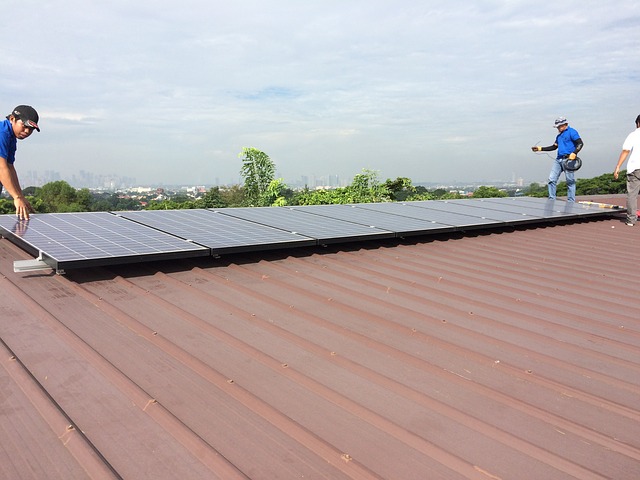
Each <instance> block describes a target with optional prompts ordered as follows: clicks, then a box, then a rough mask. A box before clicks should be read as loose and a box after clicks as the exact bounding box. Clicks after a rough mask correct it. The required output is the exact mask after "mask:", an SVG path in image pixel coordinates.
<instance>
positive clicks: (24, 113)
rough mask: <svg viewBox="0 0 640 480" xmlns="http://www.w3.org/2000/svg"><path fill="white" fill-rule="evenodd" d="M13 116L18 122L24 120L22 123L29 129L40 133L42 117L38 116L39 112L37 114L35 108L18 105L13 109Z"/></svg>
mask: <svg viewBox="0 0 640 480" xmlns="http://www.w3.org/2000/svg"><path fill="white" fill-rule="evenodd" d="M11 115H13V116H14V117H15V118H17V119H18V120H22V123H24V124H25V125H26V126H27V127H29V128H35V129H36V130H37V131H40V127H38V121H39V120H40V117H39V116H38V112H36V109H35V108H33V107H30V106H29V105H18V106H17V107H16V108H14V109H13V112H11Z"/></svg>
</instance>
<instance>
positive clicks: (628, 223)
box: [625, 222, 635, 227]
mask: <svg viewBox="0 0 640 480" xmlns="http://www.w3.org/2000/svg"><path fill="white" fill-rule="evenodd" d="M625 225H626V226H627V227H633V226H634V225H635V224H634V223H631V222H627V223H625Z"/></svg>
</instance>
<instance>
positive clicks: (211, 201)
mask: <svg viewBox="0 0 640 480" xmlns="http://www.w3.org/2000/svg"><path fill="white" fill-rule="evenodd" d="M198 205H201V207H200V208H224V207H226V206H227V204H226V202H225V201H224V199H223V198H222V194H221V193H220V187H213V188H211V189H209V190H208V191H207V193H205V194H204V196H203V197H202V198H201V199H200V200H199V201H198Z"/></svg>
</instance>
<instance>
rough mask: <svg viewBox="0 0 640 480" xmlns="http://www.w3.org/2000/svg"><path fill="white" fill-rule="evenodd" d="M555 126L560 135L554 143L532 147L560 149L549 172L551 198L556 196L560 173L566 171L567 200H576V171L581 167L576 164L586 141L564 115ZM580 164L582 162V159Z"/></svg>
mask: <svg viewBox="0 0 640 480" xmlns="http://www.w3.org/2000/svg"><path fill="white" fill-rule="evenodd" d="M553 127H554V128H557V129H558V135H557V136H556V141H555V142H554V144H553V145H549V146H548V147H541V146H539V145H536V146H534V147H531V150H533V151H534V152H552V151H554V150H558V155H557V157H556V160H555V161H554V162H553V165H552V166H551V172H549V183H548V187H549V198H551V199H555V198H556V186H557V184H558V179H559V178H560V174H561V173H562V172H564V176H565V178H566V179H567V201H568V202H575V201H576V177H575V173H574V172H575V171H576V170H577V169H578V168H580V167H579V165H576V162H578V160H576V159H577V158H578V157H577V156H578V152H579V151H580V150H581V149H582V147H583V145H584V143H583V142H582V139H581V138H580V135H579V134H578V132H577V131H576V130H575V129H574V128H571V127H570V126H569V122H567V119H566V118H564V117H559V118H557V119H556V121H555V123H554V124H553ZM580 165H582V162H581V161H580Z"/></svg>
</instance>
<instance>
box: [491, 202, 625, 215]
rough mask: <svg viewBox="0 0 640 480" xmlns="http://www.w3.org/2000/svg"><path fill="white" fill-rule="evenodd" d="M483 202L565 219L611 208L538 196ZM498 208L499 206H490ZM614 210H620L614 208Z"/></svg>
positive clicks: (605, 213) (607, 210) (605, 211)
mask: <svg viewBox="0 0 640 480" xmlns="http://www.w3.org/2000/svg"><path fill="white" fill-rule="evenodd" d="M481 201H482V203H483V204H486V205H489V204H495V205H511V206H516V207H517V208H527V209H535V210H538V211H542V212H543V214H544V216H545V217H563V218H565V219H568V218H571V217H581V216H597V215H610V214H611V209H610V208H609V209H605V208H603V207H602V204H594V205H590V204H589V203H579V202H567V201H565V200H557V199H556V200H551V199H549V198H536V197H502V198H483V199H481ZM490 208H497V207H490ZM613 211H620V209H619V208H618V209H614V210H613Z"/></svg>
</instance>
